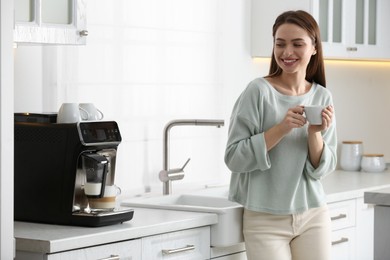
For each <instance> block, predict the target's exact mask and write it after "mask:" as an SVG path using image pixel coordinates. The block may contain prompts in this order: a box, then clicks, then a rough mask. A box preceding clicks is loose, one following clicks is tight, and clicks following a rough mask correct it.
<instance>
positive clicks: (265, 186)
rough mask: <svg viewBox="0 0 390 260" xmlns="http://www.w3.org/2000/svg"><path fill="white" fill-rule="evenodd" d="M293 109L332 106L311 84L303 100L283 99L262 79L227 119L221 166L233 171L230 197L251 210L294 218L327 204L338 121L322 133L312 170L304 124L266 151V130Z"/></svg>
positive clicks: (329, 98)
mask: <svg viewBox="0 0 390 260" xmlns="http://www.w3.org/2000/svg"><path fill="white" fill-rule="evenodd" d="M297 105H326V106H327V105H333V100H332V96H331V93H330V92H329V90H328V89H326V88H324V87H322V86H321V85H318V84H316V83H313V85H312V87H311V89H310V91H309V92H308V93H306V94H304V95H302V96H286V95H283V94H281V93H280V92H278V91H276V90H275V89H274V88H273V87H272V86H271V85H270V84H269V83H268V81H266V80H265V79H264V78H258V79H255V80H253V81H252V82H251V83H249V85H248V87H247V88H246V89H245V90H244V91H243V93H242V94H241V95H240V97H239V98H238V100H237V101H236V104H235V105H234V108H233V112H232V115H231V118H230V126H229V137H228V142H227V146H226V152H225V163H226V165H227V166H228V168H229V169H230V170H231V171H232V174H231V181H230V191H229V199H230V200H231V201H235V202H238V203H240V204H242V205H243V206H244V207H245V208H247V209H249V210H253V211H260V212H268V213H271V214H293V213H299V212H303V211H305V210H307V209H309V208H315V207H320V206H322V205H324V204H325V203H326V201H325V193H324V191H323V188H322V184H321V181H320V180H321V178H323V177H324V176H326V175H327V174H328V173H330V172H331V171H333V170H334V169H335V167H336V163H337V153H336V148H337V138H336V120H335V117H333V123H332V124H331V126H330V127H329V128H328V129H327V130H325V131H323V132H322V136H323V139H324V150H323V152H322V155H321V161H320V165H319V166H318V167H317V168H316V169H315V168H314V167H313V166H312V165H311V163H310V161H309V159H308V144H307V126H308V124H306V125H305V126H304V127H303V128H294V129H293V130H292V131H291V132H290V133H289V134H288V135H287V136H285V137H284V138H283V139H282V140H281V141H280V142H279V143H278V144H277V145H276V146H275V147H274V148H272V149H271V150H270V151H268V152H267V148H266V144H265V140H264V132H265V131H266V130H268V129H269V128H271V127H272V126H274V125H275V124H277V123H279V122H281V121H282V120H283V118H284V117H285V115H286V112H287V110H288V109H289V108H291V107H295V106H297Z"/></svg>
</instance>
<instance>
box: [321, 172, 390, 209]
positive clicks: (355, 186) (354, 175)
mask: <svg viewBox="0 0 390 260" xmlns="http://www.w3.org/2000/svg"><path fill="white" fill-rule="evenodd" d="M322 184H323V186H324V190H325V193H326V194H327V201H328V202H329V203H331V202H335V201H340V200H347V199H353V198H360V197H363V196H364V192H366V191H371V190H377V189H384V188H390V170H386V171H384V172H375V173H374V172H352V171H351V172H348V171H334V172H332V173H331V174H330V175H328V176H327V177H325V178H324V179H323V180H322Z"/></svg>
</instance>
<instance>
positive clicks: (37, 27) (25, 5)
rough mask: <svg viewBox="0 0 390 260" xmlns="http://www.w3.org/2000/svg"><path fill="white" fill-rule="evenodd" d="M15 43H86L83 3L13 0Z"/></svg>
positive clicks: (53, 0)
mask: <svg viewBox="0 0 390 260" xmlns="http://www.w3.org/2000/svg"><path fill="white" fill-rule="evenodd" d="M14 3H15V4H14V5H15V7H14V8H15V26H14V42H16V43H18V44H58V45H63V44H70V45H83V44H85V43H86V36H87V35H88V31H87V29H86V0H15V1H14Z"/></svg>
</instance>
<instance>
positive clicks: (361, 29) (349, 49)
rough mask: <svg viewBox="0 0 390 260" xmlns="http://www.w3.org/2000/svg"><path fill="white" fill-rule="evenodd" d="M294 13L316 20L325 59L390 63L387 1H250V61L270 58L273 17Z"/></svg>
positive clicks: (389, 5) (388, 3)
mask: <svg viewBox="0 0 390 260" xmlns="http://www.w3.org/2000/svg"><path fill="white" fill-rule="evenodd" d="M298 9H301V10H305V11H307V12H309V13H311V14H312V15H313V17H314V18H315V19H316V20H317V22H318V24H319V26H320V30H321V38H322V45H323V51H324V57H325V58H327V59H356V60H389V59H390V49H389V48H388V46H390V34H389V33H388V24H389V21H390V16H389V15H388V14H389V13H390V1H388V0H297V1H283V0H274V1H271V2H270V1H266V0H252V9H251V54H252V57H271V54H272V45H273V39H272V26H273V24H274V22H275V19H276V17H277V16H278V15H279V14H281V13H282V12H283V11H287V10H298Z"/></svg>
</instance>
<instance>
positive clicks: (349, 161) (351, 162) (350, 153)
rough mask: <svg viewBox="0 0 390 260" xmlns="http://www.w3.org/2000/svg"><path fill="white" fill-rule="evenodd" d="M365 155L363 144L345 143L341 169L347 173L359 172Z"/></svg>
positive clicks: (341, 156) (341, 155) (342, 148)
mask: <svg viewBox="0 0 390 260" xmlns="http://www.w3.org/2000/svg"><path fill="white" fill-rule="evenodd" d="M362 155H363V142H361V141H343V143H342V145H341V154H340V167H341V169H343V170H345V171H359V170H360V166H361V160H362Z"/></svg>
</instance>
